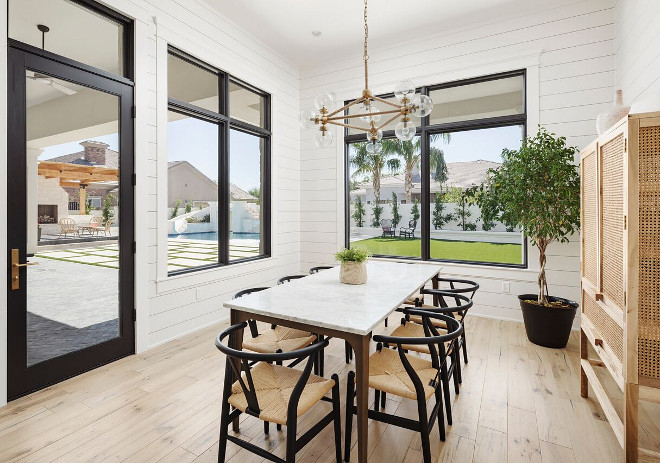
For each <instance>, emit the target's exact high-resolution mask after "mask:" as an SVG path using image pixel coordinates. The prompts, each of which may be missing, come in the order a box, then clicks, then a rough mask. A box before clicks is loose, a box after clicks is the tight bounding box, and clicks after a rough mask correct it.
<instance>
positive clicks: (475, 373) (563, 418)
mask: <svg viewBox="0 0 660 463" xmlns="http://www.w3.org/2000/svg"><path fill="white" fill-rule="evenodd" d="M225 326H226V325H218V326H215V327H212V328H207V329H204V330H202V331H200V332H197V333H195V334H193V335H189V336H186V337H184V338H181V339H178V340H176V341H173V342H170V343H168V344H166V345H163V346H161V347H158V348H156V349H153V350H150V351H149V352H147V353H145V354H142V355H136V356H132V357H129V358H125V359H122V360H120V361H117V362H115V363H113V364H111V365H108V366H105V367H103V368H100V369H97V370H95V371H92V372H90V373H87V374H84V375H82V376H79V377H77V378H74V379H71V380H68V381H65V382H63V383H61V384H58V385H56V386H53V387H50V388H48V389H45V390H43V391H40V392H37V393H34V394H32V395H30V396H27V397H24V398H22V399H19V400H16V401H14V402H11V403H10V404H9V405H8V406H7V407H5V408H2V409H0V461H2V462H9V461H34V462H48V461H61V462H87V461H131V462H140V463H142V462H155V461H161V462H179V463H181V462H193V461H194V462H211V461H217V439H218V430H219V412H220V394H221V383H222V377H223V369H224V359H223V356H222V355H221V354H220V353H219V352H218V351H217V350H216V348H215V346H214V344H213V340H214V337H215V335H216V334H217V333H218V332H219V331H220V330H221V329H222V328H224V327H225ZM390 329H391V326H390ZM467 330H468V333H469V338H468V341H469V345H468V347H469V355H470V358H469V360H470V363H469V364H468V365H467V366H466V367H464V370H463V371H464V381H463V386H462V388H461V393H460V395H459V396H458V397H454V396H453V393H452V399H453V410H454V425H453V426H451V427H449V428H448V435H447V441H446V442H445V443H444V444H443V443H441V442H440V440H439V438H438V437H437V436H438V435H437V427H436V428H435V429H434V435H435V438H434V439H432V441H431V442H432V453H433V455H434V460H437V461H439V462H455V463H459V462H475V463H477V462H478V463H481V462H523V461H524V462H543V463H554V462H576V463H584V462H598V463H609V462H618V461H621V459H620V456H619V455H620V453H621V452H620V449H619V446H618V444H617V442H616V439H615V437H614V434H613V433H612V431H611V430H610V427H609V425H608V423H607V422H606V421H605V418H604V414H603V412H602V410H601V409H600V407H599V406H598V405H597V404H596V402H594V400H592V399H583V398H581V397H580V394H579V384H578V372H579V370H578V364H579V359H578V357H579V355H578V347H577V346H578V344H577V333H573V335H572V336H571V341H570V343H569V346H568V347H567V349H565V350H551V349H544V348H541V347H538V346H534V345H532V344H530V343H529V342H528V341H527V338H526V336H525V332H524V327H523V326H522V325H521V324H517V323H510V322H501V321H495V320H489V319H483V318H476V317H472V318H471V319H469V320H468V323H467ZM382 331H386V330H385V329H384V328H383V329H382ZM343 354H344V347H343V341H339V340H333V341H332V344H331V347H330V349H329V351H328V352H327V353H326V375H328V376H329V375H330V374H332V373H334V372H337V373H339V375H340V378H341V382H342V384H341V386H342V403H343V401H344V392H343V391H345V388H346V384H345V378H346V374H347V372H348V371H349V368H351V367H352V365H351V366H350V367H349V366H347V365H345V363H344V359H343ZM615 387H616V386H613V388H612V390H613V391H614V388H615ZM614 392H615V391H614ZM372 400H373V399H372ZM328 406H329V405H327V404H325V403H323V404H321V405H318V406H317V408H315V409H312V410H311V411H310V412H308V414H306V415H305V416H303V417H302V418H301V421H300V428H301V429H299V432H304V431H305V430H306V429H307V428H308V427H309V426H310V423H313V422H314V421H315V420H316V418H317V417H318V416H319V415H321V414H322V413H325V410H326V409H327V408H326V407H328ZM386 410H387V411H389V412H394V411H396V413H397V414H400V415H402V416H409V417H415V415H416V406H415V404H414V403H413V402H412V401H408V400H403V401H401V400H399V399H398V398H396V397H391V398H390V397H389V396H388V403H387V407H386ZM640 420H641V422H642V425H643V429H642V431H641V433H640V435H641V438H642V441H643V444H644V445H645V447H647V448H650V449H652V450H655V451H660V431H659V428H660V408H659V407H658V406H652V405H650V404H645V405H643V406H642V408H641V412H640ZM274 428H275V427H274V426H271V429H272V431H271V434H270V436H268V437H266V436H264V434H263V426H262V424H261V422H259V421H258V420H256V419H254V418H251V417H245V418H243V421H242V426H241V432H242V433H243V435H244V436H247V437H249V438H250V439H251V440H252V441H253V442H254V443H255V444H256V445H259V446H262V447H264V448H269V449H270V450H271V451H272V452H274V453H276V454H278V455H279V456H281V457H283V456H284V436H285V434H284V433H285V432H286V430H284V431H283V432H280V433H278V432H277V431H275V429H274ZM331 428H332V427H331V426H330V427H328V428H326V430H325V431H324V432H323V433H322V434H321V435H319V436H318V437H317V438H316V439H315V440H314V441H312V442H311V443H310V444H309V445H308V446H307V447H306V448H305V449H304V450H303V451H302V452H301V453H299V454H298V461H301V462H316V461H318V462H324V463H327V462H331V461H333V456H334V453H333V451H332V445H333V443H332V429H331ZM351 445H352V446H353V454H355V450H356V448H355V447H356V444H355V433H354V435H353V442H352V443H351ZM369 455H370V461H373V462H375V463H378V462H406V463H411V462H418V461H421V458H422V454H421V451H420V439H419V437H418V435H416V434H415V433H413V432H411V431H407V430H404V429H400V428H396V427H393V426H389V425H385V424H382V423H375V422H371V423H370V427H369ZM227 458H228V461H231V462H233V463H245V462H253V461H262V459H260V458H258V457H256V456H254V455H252V454H250V453H248V452H246V451H244V450H242V449H239V448H238V447H236V446H235V445H233V444H229V449H228V454H227ZM352 461H357V459H356V458H353V459H352Z"/></svg>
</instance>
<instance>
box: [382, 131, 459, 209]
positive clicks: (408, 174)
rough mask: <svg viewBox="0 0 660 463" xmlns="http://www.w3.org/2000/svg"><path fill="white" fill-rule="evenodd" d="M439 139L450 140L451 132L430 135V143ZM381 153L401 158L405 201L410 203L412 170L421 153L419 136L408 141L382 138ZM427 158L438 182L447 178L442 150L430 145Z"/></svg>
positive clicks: (417, 163) (416, 164)
mask: <svg viewBox="0 0 660 463" xmlns="http://www.w3.org/2000/svg"><path fill="white" fill-rule="evenodd" d="M440 139H442V140H444V141H446V142H449V141H450V140H451V134H448V133H441V134H433V135H431V137H430V143H431V144H433V143H434V142H435V141H438V140H440ZM383 153H387V155H388V156H391V155H396V156H400V157H401V158H403V163H404V168H405V174H404V189H405V193H406V202H407V203H408V204H410V202H411V201H412V187H413V171H414V170H415V168H416V167H417V166H418V165H419V161H420V159H421V155H422V139H421V137H415V138H414V139H413V140H410V141H401V140H399V139H398V138H391V139H387V140H383ZM429 160H430V162H431V171H433V172H435V179H436V180H437V181H439V182H440V183H443V182H445V181H446V180H447V164H446V162H445V154H444V152H443V151H442V150H441V149H440V148H436V147H434V146H432V147H431V149H430V158H429Z"/></svg>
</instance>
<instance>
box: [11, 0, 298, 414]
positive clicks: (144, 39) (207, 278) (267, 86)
mask: <svg viewBox="0 0 660 463" xmlns="http://www.w3.org/2000/svg"><path fill="white" fill-rule="evenodd" d="M104 3H106V4H107V5H109V6H110V7H113V8H115V9H116V10H118V11H120V12H122V13H124V14H126V15H127V16H130V17H133V18H135V56H136V61H135V68H136V69H135V73H136V75H135V83H136V87H135V104H136V107H137V117H136V121H135V159H136V160H135V168H136V175H137V186H136V214H135V230H136V233H135V236H136V241H137V254H136V264H135V268H136V271H135V290H136V298H135V299H136V301H135V307H136V309H137V324H136V335H137V336H136V338H137V339H136V349H137V351H138V352H140V351H144V350H146V349H148V348H150V347H153V346H155V345H158V344H160V343H163V342H166V341H168V340H170V339H173V338H176V337H179V336H181V335H183V334H185V333H187V332H190V331H193V330H196V329H199V328H201V327H203V326H206V325H209V324H212V323H215V322H218V321H220V320H224V319H227V318H228V311H227V310H225V309H223V308H222V302H223V301H225V300H228V299H230V298H231V296H232V294H234V293H235V292H236V291H238V290H240V289H243V288H246V287H249V286H264V285H270V284H274V282H275V280H276V279H277V278H279V277H281V276H283V275H286V274H290V273H297V272H298V271H299V270H300V254H299V246H300V245H299V241H300V239H299V222H300V220H299V219H300V217H299V214H300V211H299V196H300V192H299V161H300V160H299V148H300V138H299V130H298V113H299V82H300V80H299V71H298V69H297V68H295V67H294V66H292V65H291V64H289V62H287V60H286V59H284V58H282V57H281V56H279V55H277V54H276V53H275V52H273V51H272V50H271V49H270V48H268V47H267V46H266V45H264V44H262V43H260V42H258V41H256V40H255V39H254V38H252V37H251V36H248V35H246V34H245V33H244V32H243V31H242V30H241V29H240V28H238V27H237V26H236V25H235V24H233V23H232V22H230V21H228V20H227V19H226V18H224V17H223V16H222V15H220V14H219V13H218V12H217V11H216V10H214V9H212V8H210V7H209V6H208V5H207V4H206V3H204V2H203V1H200V0H107V1H105V2H104ZM6 8H7V4H6V2H2V3H1V4H0V37H2V39H1V43H0V62H2V63H6V62H7V55H6V50H7V47H6V37H7V31H6V25H7V20H6V14H7V10H6ZM168 42H170V43H171V44H172V45H174V46H176V47H177V48H180V49H182V50H185V51H188V52H189V53H191V54H193V55H195V56H197V57H198V58H199V59H201V60H204V61H206V62H208V63H210V64H211V65H214V66H216V67H218V68H220V69H223V70H225V71H227V72H229V73H231V74H233V75H235V76H236V77H238V78H240V79H242V80H244V81H246V82H248V83H250V84H252V85H254V86H256V87H259V88H261V89H263V90H265V91H267V92H269V93H271V94H272V122H273V133H274V134H273V144H272V167H273V170H272V189H273V210H272V217H273V222H272V255H273V257H272V258H269V259H264V260H261V261H258V262H252V263H244V264H237V265H233V266H229V267H227V268H223V269H216V270H208V271H204V272H197V273H194V274H191V275H187V276H177V277H173V278H168V277H167V271H166V270H165V272H163V271H162V269H163V268H165V269H166V255H167V248H166V241H164V240H163V234H166V227H159V225H162V223H165V224H166V222H167V204H166V202H167V201H166V199H167V195H166V193H165V191H163V190H162V187H163V184H164V185H165V189H166V185H167V152H166V144H167V133H166V123H163V121H166V120H167V114H166V113H167V109H166V101H167V94H166V89H167V85H166V83H167V81H166V74H167V68H166V60H167V43H168ZM163 76H165V80H164V81H163V80H162V79H163ZM6 78H7V67H6V65H5V64H3V65H2V66H1V67H0V88H2V89H3V90H2V91H0V126H2V127H6V124H7V119H6V108H7V106H6V105H7V102H6V94H7V92H6V85H7V84H6ZM163 102H165V103H164V105H163ZM6 146H7V143H6V130H0V159H6V158H7V152H6ZM6 186H7V182H6V163H5V162H2V163H0V201H2V203H3V204H4V203H6ZM6 230H7V216H6V208H0V260H1V261H3V262H6V259H7V254H6V252H7V251H6ZM165 236H166V235H165ZM165 240H166V238H165ZM0 276H1V277H2V280H3V281H7V274H6V266H5V265H2V266H0ZM0 288H1V289H0V299H1V300H2V303H1V304H0V406H2V405H3V403H4V402H5V399H6V383H7V350H6V348H7V346H6V344H7V343H6V339H7V323H6V320H7V317H6V313H7V304H6V300H7V297H6V285H0Z"/></svg>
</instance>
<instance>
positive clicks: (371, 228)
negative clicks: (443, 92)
mask: <svg viewBox="0 0 660 463" xmlns="http://www.w3.org/2000/svg"><path fill="white" fill-rule="evenodd" d="M365 146H366V144H365V143H353V144H351V145H350V146H349V152H348V154H349V165H350V167H349V175H350V179H349V181H350V184H349V185H350V186H349V188H350V195H349V197H350V201H351V203H350V216H351V218H350V227H351V229H350V241H351V243H350V246H351V247H352V248H359V249H366V250H368V251H371V252H372V253H373V254H377V255H388V256H404V257H421V236H420V227H421V205H420V204H419V203H420V199H421V196H420V195H421V176H420V160H421V138H420V137H415V138H414V139H413V140H412V141H408V142H400V141H399V140H397V139H396V138H393V139H386V140H383V151H382V152H381V153H380V154H378V155H375V156H374V155H368V154H367V153H366V151H365ZM374 180H376V181H374ZM378 180H380V181H378ZM360 211H362V212H360Z"/></svg>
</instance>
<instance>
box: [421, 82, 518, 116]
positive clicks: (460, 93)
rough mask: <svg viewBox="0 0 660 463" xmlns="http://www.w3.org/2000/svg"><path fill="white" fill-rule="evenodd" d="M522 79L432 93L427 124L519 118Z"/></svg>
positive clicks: (458, 87)
mask: <svg viewBox="0 0 660 463" xmlns="http://www.w3.org/2000/svg"><path fill="white" fill-rule="evenodd" d="M523 86H524V79H523V76H515V77H507V78H505V79H497V80H490V81H486V82H480V83H476V84H469V85H459V86H457V87H450V88H443V89H439V90H433V91H431V92H430V93H429V96H430V97H431V98H432V99H433V112H431V115H430V116H429V117H430V119H429V124H430V125H435V124H445V123H448V122H457V121H466V120H472V119H484V118H488V117H499V116H510V115H515V114H522V113H523V112H524V107H523Z"/></svg>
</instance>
